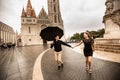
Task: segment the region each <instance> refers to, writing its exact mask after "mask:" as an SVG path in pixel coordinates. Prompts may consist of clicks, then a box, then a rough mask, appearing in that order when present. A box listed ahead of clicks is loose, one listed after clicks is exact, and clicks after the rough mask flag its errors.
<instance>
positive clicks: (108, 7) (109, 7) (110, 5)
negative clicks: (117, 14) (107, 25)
mask: <svg viewBox="0 0 120 80" xmlns="http://www.w3.org/2000/svg"><path fill="white" fill-rule="evenodd" d="M113 7H114V6H113V3H112V2H111V1H108V2H106V14H111V13H112V11H113Z"/></svg>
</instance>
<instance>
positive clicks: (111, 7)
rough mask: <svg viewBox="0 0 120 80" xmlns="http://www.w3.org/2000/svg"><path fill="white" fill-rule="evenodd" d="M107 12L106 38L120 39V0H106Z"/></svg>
mask: <svg viewBox="0 0 120 80" xmlns="http://www.w3.org/2000/svg"><path fill="white" fill-rule="evenodd" d="M105 5H106V12H105V16H104V17H103V22H104V24H105V35H104V38H108V39H113V38H114V39H120V0H106V3H105Z"/></svg>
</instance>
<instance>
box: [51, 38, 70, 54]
mask: <svg viewBox="0 0 120 80" xmlns="http://www.w3.org/2000/svg"><path fill="white" fill-rule="evenodd" d="M61 45H65V46H68V47H71V46H70V45H68V44H67V43H65V42H63V41H61V40H58V41H55V40H54V42H53V44H51V46H50V48H52V47H54V50H55V51H56V52H60V51H62V47H61Z"/></svg>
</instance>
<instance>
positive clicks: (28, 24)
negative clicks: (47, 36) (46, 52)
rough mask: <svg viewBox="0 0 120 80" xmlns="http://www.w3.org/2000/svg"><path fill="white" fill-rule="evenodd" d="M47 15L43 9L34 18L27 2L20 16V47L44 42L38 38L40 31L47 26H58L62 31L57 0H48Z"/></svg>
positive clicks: (30, 5)
mask: <svg viewBox="0 0 120 80" xmlns="http://www.w3.org/2000/svg"><path fill="white" fill-rule="evenodd" d="M47 2H48V14H47V12H46V11H45V9H44V8H42V9H41V10H40V13H39V15H38V16H36V13H35V10H34V9H33V7H32V4H31V1H30V0H28V2H27V7H26V9H24V8H23V10H22V14H21V33H20V36H21V39H19V40H20V41H21V43H22V46H26V45H38V44H42V43H43V42H46V40H42V38H41V37H40V36H39V35H40V32H41V30H43V29H44V28H46V27H48V26H58V27H59V28H61V29H62V30H64V28H63V20H62V17H61V13H60V7H59V0H48V1H47Z"/></svg>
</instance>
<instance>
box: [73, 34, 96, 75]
mask: <svg viewBox="0 0 120 80" xmlns="http://www.w3.org/2000/svg"><path fill="white" fill-rule="evenodd" d="M82 43H84V49H83V51H84V56H85V59H86V71H88V72H89V73H92V69H91V61H92V56H93V51H94V40H93V39H92V37H91V36H90V33H89V32H84V39H83V40H81V41H80V43H79V44H78V45H76V46H75V47H77V46H79V45H81V44H82Z"/></svg>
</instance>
